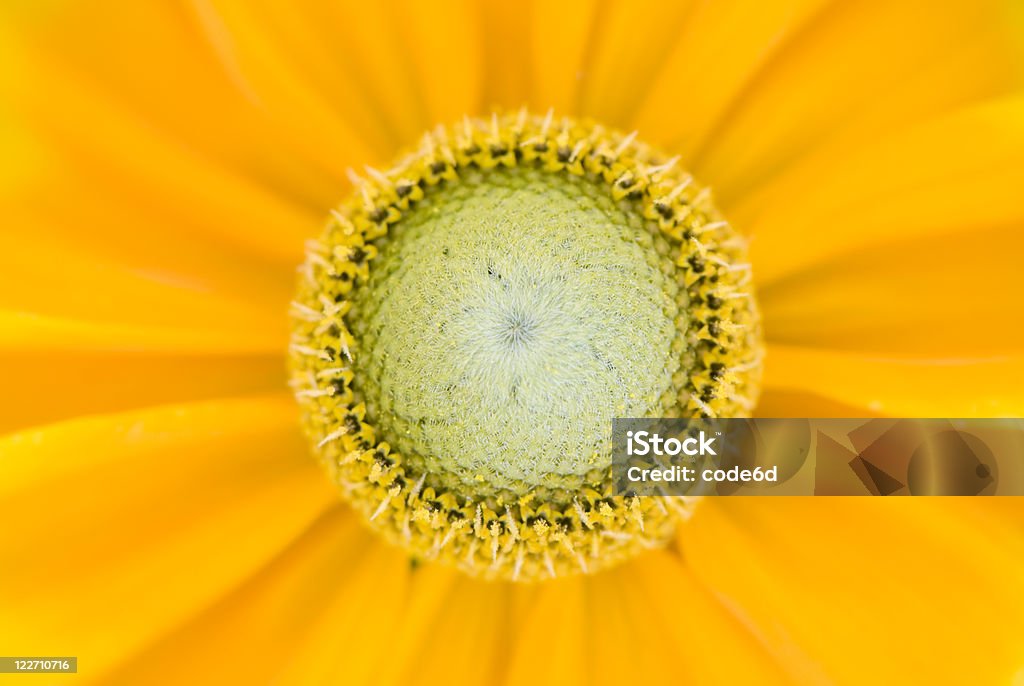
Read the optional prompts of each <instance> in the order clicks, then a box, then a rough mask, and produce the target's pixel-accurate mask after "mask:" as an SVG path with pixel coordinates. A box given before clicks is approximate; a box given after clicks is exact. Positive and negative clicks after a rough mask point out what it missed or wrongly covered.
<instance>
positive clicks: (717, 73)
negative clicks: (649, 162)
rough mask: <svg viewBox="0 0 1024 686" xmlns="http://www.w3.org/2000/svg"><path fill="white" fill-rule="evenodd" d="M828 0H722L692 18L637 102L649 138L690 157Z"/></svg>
mask: <svg viewBox="0 0 1024 686" xmlns="http://www.w3.org/2000/svg"><path fill="white" fill-rule="evenodd" d="M827 4H829V0H776V1H774V2H751V1H750V0H716V1H715V2H705V3H698V4H697V5H696V6H695V7H693V9H692V11H691V14H690V15H689V16H688V17H687V18H686V20H685V22H684V23H683V25H682V27H681V28H680V30H679V33H678V35H677V37H676V38H675V40H674V41H673V44H672V46H671V49H670V50H669V52H668V54H667V55H666V56H665V59H664V61H663V62H662V63H661V64H660V65H659V66H657V67H656V68H655V69H654V70H652V73H653V74H654V75H655V76H656V78H655V79H654V81H653V83H652V84H651V87H650V88H649V89H648V90H647V92H646V93H643V94H642V97H640V99H639V100H638V101H637V102H636V103H635V104H634V106H635V107H636V113H635V115H634V117H633V122H634V124H633V125H634V126H635V127H636V128H637V129H638V130H639V131H640V132H641V135H642V136H644V137H646V138H647V139H648V140H651V141H653V142H657V143H659V144H661V145H663V146H666V147H669V148H671V149H672V150H675V151H677V152H679V153H681V154H682V155H683V158H684V159H685V160H687V164H688V165H689V164H690V157H691V156H692V154H693V152H694V150H695V149H696V148H697V147H698V146H699V144H700V143H701V142H702V141H703V140H704V139H705V138H706V136H707V135H708V133H709V132H710V131H711V130H712V128H713V127H714V125H715V124H716V122H718V121H719V120H720V119H721V118H722V117H723V116H724V113H725V112H726V110H727V109H728V107H729V105H730V103H732V101H733V99H734V98H736V97H738V96H739V95H740V94H741V93H742V92H743V90H744V89H745V88H748V87H750V84H751V83H752V82H754V81H756V79H757V77H758V75H759V71H760V70H761V69H763V68H764V67H765V65H766V64H768V63H770V60H771V59H772V57H773V56H774V55H775V54H776V53H777V52H779V51H781V50H784V49H785V48H786V46H787V45H788V43H789V42H790V41H792V40H796V39H798V38H799V36H800V32H801V31H802V30H806V25H807V24H808V22H810V21H812V20H813V18H814V17H815V16H816V14H817V13H818V12H820V11H821V9H822V6H823V5H827Z"/></svg>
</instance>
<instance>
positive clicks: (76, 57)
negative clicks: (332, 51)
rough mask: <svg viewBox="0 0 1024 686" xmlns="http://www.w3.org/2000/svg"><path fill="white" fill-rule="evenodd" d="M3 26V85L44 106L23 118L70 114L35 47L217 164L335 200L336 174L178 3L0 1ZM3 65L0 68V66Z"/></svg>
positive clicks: (297, 192) (307, 199) (35, 120)
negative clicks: (275, 116)
mask: <svg viewBox="0 0 1024 686" xmlns="http://www.w3.org/2000/svg"><path fill="white" fill-rule="evenodd" d="M4 29H9V31H8V32H7V33H8V34H9V35H7V34H5V35H4V36H3V40H2V41H0V43H3V44H4V48H5V49H6V50H8V51H9V53H8V54H4V65H5V66H9V67H10V70H9V71H7V73H8V74H9V75H12V76H14V77H15V78H17V79H18V80H19V81H20V82H21V88H20V89H19V91H14V90H12V91H11V92H10V94H11V95H14V94H15V93H16V92H21V96H19V97H20V98H21V99H22V104H27V103H28V102H34V103H36V107H42V108H44V109H45V108H49V109H50V114H49V115H44V116H40V115H39V114H36V115H35V116H33V117H31V118H30V119H29V123H30V124H35V125H38V124H42V123H44V122H45V121H46V120H48V119H50V118H52V116H54V115H55V114H57V113H59V112H64V113H67V114H70V112H69V110H68V103H66V102H64V101H63V89H62V88H61V87H60V86H59V83H60V81H58V82H48V81H46V80H45V79H44V80H40V79H39V77H40V76H41V75H43V74H41V73H40V68H41V65H38V64H35V60H36V58H37V57H41V58H42V62H43V63H44V64H46V65H51V66H53V67H55V68H56V70H57V71H59V72H60V73H61V74H63V77H64V78H70V79H71V80H73V81H77V82H80V83H81V84H83V85H85V84H88V85H89V88H90V92H98V93H102V94H103V95H104V96H106V97H109V98H111V99H114V100H116V102H117V103H118V104H119V105H120V106H121V107H123V108H124V109H126V110H128V111H130V112H132V113H133V114H134V115H136V116H137V117H139V118H140V119H142V120H144V121H145V122H147V124H148V125H149V126H151V127H153V128H154V129H158V130H160V131H161V132H164V133H165V134H166V135H167V136H168V137H169V138H171V139H173V140H174V141H176V142H177V143H178V144H179V145H182V146H185V147H188V148H190V149H192V150H201V151H202V153H203V155H204V157H206V158H207V159H209V160H210V161H211V163H212V164H214V165H216V166H218V167H223V168H227V169H230V170H233V171H234V172H235V173H238V174H239V175H242V176H247V177H250V178H253V179H259V180H260V181H261V182H263V183H264V184H265V185H267V186H269V187H273V188H275V189H278V190H280V191H281V192H282V193H284V194H286V195H288V196H289V197H292V198H294V199H296V200H297V201H298V202H299V203H300V204H303V203H306V204H310V205H314V206H318V207H322V206H325V205H326V204H329V203H332V202H335V201H336V194H337V190H338V183H337V181H338V180H337V178H336V177H333V178H332V176H331V174H329V173H326V170H325V168H324V167H323V166H321V165H320V164H318V162H317V161H316V157H317V155H319V151H317V155H312V156H308V155H306V154H305V152H304V150H303V149H302V148H301V147H297V146H296V145H295V144H294V143H293V142H292V141H291V140H290V139H289V138H288V136H287V135H284V134H285V132H283V131H282V129H281V127H280V126H279V125H277V124H276V123H275V122H274V121H273V120H272V119H271V118H270V117H269V116H268V113H267V112H266V110H264V109H261V108H259V107H258V106H257V104H256V103H255V102H253V100H252V99H250V97H249V96H250V94H249V93H247V92H245V91H244V90H243V89H242V88H240V87H239V78H238V76H237V74H236V73H234V72H232V70H231V68H230V65H228V64H225V63H224V62H223V61H221V59H220V56H219V55H218V53H217V52H216V50H215V49H214V47H213V46H211V40H210V39H209V38H208V37H207V35H206V34H205V33H204V32H203V30H202V27H201V26H200V25H199V24H198V18H197V17H196V16H195V13H194V12H193V11H191V10H190V9H189V7H188V6H187V5H186V4H185V3H178V2H166V1H160V0H157V1H155V2H147V3H145V4H136V5H132V6H131V7H118V6H115V5H113V4H110V5H107V4H92V5H84V4H82V3H76V2H67V1H64V0H56V1H52V2H49V1H48V2H46V3H38V2H14V3H5V4H4V6H3V7H2V8H0V33H4ZM27 46H32V48H31V50H27V51H26V47H27ZM125 55H130V56H131V59H125ZM8 60H9V61H8ZM5 71H6V70H4V69H3V68H0V74H3V73H4V72H5ZM0 78H3V77H2V76H0ZM6 95H7V93H5V94H4V96H6ZM4 96H0V102H2V100H3V97H4ZM117 140H118V139H116V138H114V139H111V140H110V141H108V144H109V145H114V144H116V143H117ZM268 142H272V144H269V145H268ZM19 171H24V170H19Z"/></svg>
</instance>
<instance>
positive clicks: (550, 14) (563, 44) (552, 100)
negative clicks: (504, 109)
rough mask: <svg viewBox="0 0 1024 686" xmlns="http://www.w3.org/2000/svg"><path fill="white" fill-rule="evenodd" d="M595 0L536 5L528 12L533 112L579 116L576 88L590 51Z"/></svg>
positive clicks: (597, 8) (597, 15)
mask: <svg viewBox="0 0 1024 686" xmlns="http://www.w3.org/2000/svg"><path fill="white" fill-rule="evenodd" d="M602 8H603V4H602V3H601V2H599V0H565V1H564V2H538V3H536V4H535V5H534V6H533V8H532V9H533V11H532V12H531V13H530V29H529V40H530V57H531V59H530V69H531V73H530V86H531V94H530V95H531V98H530V104H531V105H532V106H533V108H534V109H535V110H536V111H537V112H547V111H548V110H549V109H554V111H555V112H556V113H559V114H579V112H578V105H579V88H580V79H581V77H582V75H583V70H584V68H585V67H586V65H587V61H588V60H589V59H590V57H589V56H590V53H591V51H592V50H593V40H594V39H593V36H594V33H595V31H596V30H597V28H596V25H595V24H596V22H597V21H599V19H600V16H601V15H600V10H601V9H602Z"/></svg>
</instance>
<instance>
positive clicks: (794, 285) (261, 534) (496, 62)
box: [0, 0, 1024, 684]
mask: <svg viewBox="0 0 1024 686" xmlns="http://www.w3.org/2000/svg"><path fill="white" fill-rule="evenodd" d="M0 12H2V15H0V17H2V22H0V57H2V62H0V65H2V66H0V86H2V92H3V96H2V100H0V141H2V143H3V145H2V149H3V151H4V160H3V163H2V164H0V170H2V172H0V184H2V189H3V191H2V192H3V195H2V201H0V202H2V205H0V211H2V212H3V217H4V219H3V223H4V228H3V230H2V231H0V283H2V288H0V297H2V298H3V300H2V301H0V372H2V377H0V378H2V379H3V387H4V390H5V391H6V395H5V398H4V400H3V405H2V412H0V431H2V432H3V433H4V436H3V437H2V438H0V522H2V525H0V653H3V654H6V655H77V656H78V657H79V658H80V661H79V673H78V674H77V675H75V676H54V677H53V682H54V683H63V682H65V681H68V682H71V681H76V680H80V681H81V682H83V683H126V684H139V683H174V684H178V683H183V682H186V683H187V682H189V681H191V682H199V683H345V684H350V683H351V684H359V683H374V684H376V683H410V682H418V681H426V680H446V679H447V680H451V679H455V680H458V681H459V682H461V683H467V684H476V683H485V684H490V683H510V684H511V683H537V684H540V683H557V684H564V683H577V682H578V683H605V682H607V683H624V682H633V681H636V682H639V683H643V682H653V683H700V684H705V683H707V684H714V683H722V684H734V683H758V684H760V683H794V682H795V683H809V684H824V683H838V684H861V683H895V684H903V683H916V682H922V683H936V684H939V683H941V684H945V683H949V684H962V683H972V684H974V683H977V684H1010V683H1014V679H1015V678H1016V679H1018V683H1019V680H1024V640H1022V636H1024V584H1022V582H1021V579H1022V578H1024V505H1022V503H1021V501H1020V500H1018V499H975V500H967V499H963V500H961V499H925V498H919V499H906V500H899V501H890V500H885V499H880V498H879V499H873V498H857V499H854V498H851V499H823V498H819V499H778V498H760V499H741V498H720V499H711V498H709V499H705V500H704V501H703V502H702V503H701V505H700V507H699V508H698V509H697V510H696V512H695V514H694V516H693V518H692V519H690V520H689V521H688V522H687V523H686V524H684V525H682V526H681V527H680V528H679V530H678V533H677V535H676V537H675V539H674V540H673V542H672V543H671V545H669V546H668V547H666V548H664V549H657V550H652V551H649V552H646V553H644V554H642V555H640V556H638V557H636V558H635V559H633V560H632V561H629V562H626V563H624V564H622V565H620V566H617V567H614V568H613V569H611V570H608V571H603V572H601V573H598V574H593V575H576V576H567V577H560V578H557V579H555V580H551V581H545V582H542V583H536V584H515V583H509V582H495V581H484V580H479V579H474V578H471V577H469V576H466V575H464V574H462V573H461V572H459V571H457V570H454V569H451V568H449V567H447V566H444V565H439V564H430V563H426V564H419V565H410V562H409V558H408V556H407V554H406V553H405V552H403V551H402V550H400V549H398V548H394V547H391V546H388V545H385V544H383V543H382V542H381V541H380V539H379V537H378V536H377V535H376V534H374V533H372V532H370V531H369V530H368V529H366V528H365V527H364V526H363V525H362V524H361V523H360V521H359V520H358V519H357V518H356V517H355V515H353V514H352V512H351V510H350V509H349V507H348V506H347V505H345V504H339V503H338V494H337V489H336V487H335V486H333V485H332V484H331V483H330V481H329V480H328V479H326V478H325V477H324V475H323V474H322V472H321V470H320V468H319V467H318V466H317V465H316V463H315V461H314V460H312V459H311V458H310V457H309V447H308V445H307V442H306V441H305V439H304V438H303V437H302V436H301V434H300V432H299V430H298V424H299V421H298V411H297V410H296V408H295V404H294V401H293V400H292V398H291V397H290V393H289V391H288V390H287V388H286V378H285V376H286V375H285V370H284V367H285V363H284V358H285V354H286V349H287V347H288V341H289V332H288V327H289V322H288V316H287V312H288V308H289V302H290V301H291V299H292V297H293V295H292V293H293V289H294V283H295V267H296V265H298V264H300V263H301V262H302V260H303V249H304V244H305V241H306V240H308V239H309V238H311V237H313V236H314V235H316V234H317V233H318V231H319V230H320V229H321V227H322V225H323V223H324V221H325V219H326V218H327V216H328V213H329V210H330V209H331V208H333V207H335V206H337V204H338V202H339V201H341V200H342V199H344V198H345V197H347V196H349V195H350V193H351V191H352V188H351V184H350V182H349V180H348V179H349V175H348V170H349V169H356V170H357V171H358V172H359V173H362V170H363V169H364V167H365V166H366V165H371V166H374V165H375V166H381V165H386V164H388V163H389V161H390V160H391V159H393V157H394V156H395V154H396V153H397V152H398V150H399V149H400V148H403V147H407V146H409V145H412V144H414V143H415V142H416V141H418V140H419V139H420V136H421V135H422V133H423V132H424V131H426V130H428V129H431V128H433V127H434V126H435V125H436V124H439V123H450V122H456V121H459V120H461V119H462V117H463V116H466V115H469V116H472V117H480V116H487V115H488V114H489V113H490V112H491V111H492V109H494V108H498V109H501V110H507V111H512V112H515V111H518V110H519V108H520V107H526V108H528V109H529V110H530V111H532V112H536V113H541V114H542V113H544V112H546V111H548V109H549V108H553V109H554V110H555V111H556V112H558V113H564V114H567V115H571V116H574V117H580V118H587V119H592V120H595V121H597V122H600V123H601V124H604V125H607V126H609V127H614V128H616V129H619V130H623V131H632V130H637V131H639V132H640V135H641V137H642V139H643V140H645V141H647V142H648V143H651V144H654V145H656V146H658V147H659V148H661V149H664V150H667V151H670V152H671V153H674V154H678V155H680V156H681V159H682V161H683V163H684V164H685V167H686V168H687V169H688V170H689V171H692V172H693V173H694V175H695V177H696V178H698V179H699V180H700V182H701V183H703V184H705V185H707V186H709V187H711V188H712V189H713V190H714V193H715V201H716V205H717V206H718V208H719V209H721V210H722V212H723V214H724V216H726V217H727V218H728V219H729V221H730V222H731V223H732V225H733V226H735V227H737V228H738V230H740V231H742V232H743V233H745V234H746V235H748V236H750V237H751V245H750V255H751V261H752V263H753V273H754V277H755V280H756V286H757V300H758V303H759V307H760V310H761V313H762V317H763V322H764V329H765V338H766V343H767V356H766V360H765V364H764V382H763V387H764V390H763V393H762V395H761V401H760V404H759V406H758V408H757V410H756V413H758V414H761V415H764V416H772V415H776V416H815V415H824V416H829V415H832V416H844V415H845V416H858V415H861V416H862V415H865V414H871V413H880V414H887V415H893V416H900V415H903V416H949V417H954V416H997V415H998V416H1004V415H1005V416H1013V415H1016V416H1021V415H1024V392H1022V391H1021V388H1020V379H1022V378H1024V324H1022V322H1024V316H1022V315H1024V308H1022V305H1021V302H1020V288H1019V284H1018V281H1019V278H1018V271H1019V268H1020V266H1019V265H1020V263H1021V261H1022V258H1024V243H1022V240H1024V239H1022V238H1021V228H1022V227H1024V201H1022V200H1021V194H1020V188H1021V187H1022V186H1024V90H1022V86H1024V54H1022V53H1024V47H1022V46H1024V40H1022V36H1024V24H1022V22H1024V19H1022V16H1021V15H1022V10H1021V8H1020V4H1019V2H1017V1H1016V0H971V1H968V0H950V1H948V2H926V1H924V0H898V1H896V2H889V1H883V0H831V1H830V2H828V1H822V0H769V1H763V2H756V1H755V0H733V1H729V0H725V1H722V2H697V1H694V2H680V3H667V2H653V1H651V2H639V1H636V2H629V3H626V2H619V3H616V2H607V3H602V2H590V1H587V0H581V1H579V2H562V3H541V2H537V3H532V4H530V5H529V6H528V7H527V6H524V5H523V4H521V3H496V2H483V3H476V2H469V1H467V2H454V1H453V2H451V3H444V4H443V6H442V5H433V4H428V3H415V2H407V3H405V2H403V3H401V4H385V3H356V2H351V3H348V2H345V3H331V2H315V1H313V0H308V1H304V2H293V3H286V2H275V3H265V4H264V3H244V2H230V1H223V2H221V1H216V0H211V1H209V2H205V1H201V0H197V1H196V2H192V3H188V2H149V3H113V2H110V3H71V2H61V1H60V0H43V1H40V2H22V1H20V0H15V1H14V2H9V3H6V5H5V7H4V8H3V9H2V10H0ZM12 679H15V680H18V681H17V682H18V683H21V680H24V679H25V677H22V676H18V677H12Z"/></svg>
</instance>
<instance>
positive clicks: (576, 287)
mask: <svg viewBox="0 0 1024 686" xmlns="http://www.w3.org/2000/svg"><path fill="white" fill-rule="evenodd" d="M658 242H659V244H660V246H659V247H660V250H661V252H660V253H659V251H658V250H656V249H655V248H654V246H653V245H652V243H653V241H652V236H651V234H650V232H649V231H648V230H647V228H646V227H645V226H644V222H643V221H642V218H640V217H639V216H638V215H635V214H631V213H629V212H627V211H624V210H623V209H621V208H619V207H618V205H617V204H616V203H615V201H614V200H613V199H612V197H611V196H610V195H609V194H608V193H607V192H606V191H605V190H604V189H601V188H600V187H598V186H597V185H596V184H594V183H593V182H591V181H588V180H586V179H584V178H580V177H574V176H568V175H555V174H550V173H547V172H544V171H542V170H538V169H530V168H526V169H522V168H514V169H507V168H499V169H494V170H490V171H481V170H467V171H466V173H464V174H463V175H462V176H461V178H460V181H459V183H457V184H453V185H451V186H448V187H444V188H434V189H431V190H430V191H429V192H428V193H426V197H425V198H424V199H423V200H421V201H420V202H419V203H418V205H417V207H416V208H415V209H413V210H412V211H410V212H409V213H408V214H407V215H406V216H405V217H404V218H403V219H402V221H400V222H398V223H397V224H396V225H395V226H394V227H393V228H392V229H391V230H390V231H389V236H388V241H387V243H386V245H384V246H382V249H381V254H380V256H379V257H378V258H377V261H376V262H375V264H374V267H373V269H372V271H371V275H370V280H369V282H368V284H367V286H366V288H363V289H358V292H357V293H356V294H355V296H354V298H353V308H352V310H351V311H350V313H349V317H348V320H349V322H350V323H351V330H352V334H353V336H354V337H355V339H356V340H357V341H359V343H360V349H361V350H363V351H364V353H363V354H362V355H359V356H356V358H355V370H356V377H355V379H356V383H355V388H356V390H357V391H359V392H360V393H361V394H362V397H363V398H364V399H365V402H366V408H367V417H368V418H369V419H370V421H371V422H373V423H376V424H377V425H378V426H380V427H381V430H382V433H383V435H384V437H385V438H386V439H387V440H388V442H389V443H390V444H391V446H392V448H393V449H396V450H398V451H399V452H401V453H402V454H403V455H405V456H408V457H409V459H410V461H411V462H412V464H414V465H415V466H416V467H417V468H419V469H423V470H425V471H427V472H428V473H430V474H434V475H436V476H438V477H447V478H442V479H441V480H443V481H445V482H446V483H448V484H450V485H452V486H453V487H455V486H456V485H457V484H458V483H466V484H473V485H475V487H476V489H477V491H478V492H479V491H480V490H481V489H482V488H483V487H489V488H491V489H492V492H496V491H497V490H500V489H509V490H511V491H512V492H514V493H517V494H519V495H525V494H526V493H528V492H529V491H530V490H531V489H532V488H534V487H536V486H550V487H556V486H561V487H577V488H578V487H580V486H582V485H583V477H585V475H586V474H587V473H588V472H590V471H592V470H594V469H595V468H607V467H608V465H609V460H608V451H607V449H606V446H605V438H606V434H607V432H608V427H609V423H610V422H611V419H612V417H616V416H619V417H634V416H648V415H650V414H651V413H655V414H658V413H659V412H661V411H669V410H670V407H663V406H662V405H661V404H660V403H659V400H660V398H661V396H662V394H664V393H665V392H666V391H667V390H668V389H669V388H670V386H671V382H672V374H674V373H675V372H676V371H678V369H679V365H680V360H679V358H678V356H674V355H672V351H671V345H672V342H673V341H674V340H676V339H680V341H681V345H685V342H684V341H683V340H682V339H683V338H684V336H685V326H684V327H679V326H677V324H676V318H677V316H678V314H679V307H678V306H677V305H676V302H675V299H674V295H675V291H677V289H676V287H675V282H674V281H673V280H671V275H672V273H673V271H674V265H673V264H672V261H671V259H669V257H668V252H669V249H668V243H667V242H666V241H665V240H664V239H661V238H659V239H658ZM598 246H600V247H598ZM666 275H667V276H666ZM638 341H643V342H644V343H643V345H637V342H638ZM670 400H671V402H667V403H666V405H669V404H675V401H676V398H675V394H672V397H671V398H670ZM385 418H386V420H385Z"/></svg>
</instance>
